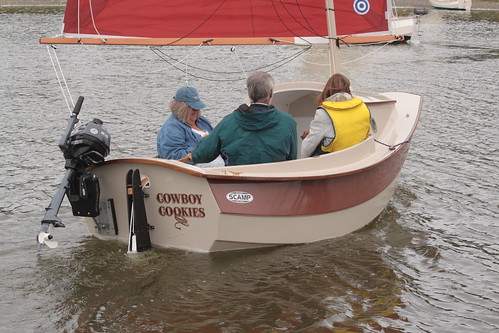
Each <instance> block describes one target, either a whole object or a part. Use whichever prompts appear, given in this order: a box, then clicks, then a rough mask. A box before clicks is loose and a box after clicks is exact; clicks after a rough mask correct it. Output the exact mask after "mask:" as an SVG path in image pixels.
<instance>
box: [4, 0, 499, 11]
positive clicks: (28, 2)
mask: <svg viewBox="0 0 499 333" xmlns="http://www.w3.org/2000/svg"><path fill="white" fill-rule="evenodd" d="M396 2H397V7H399V8H431V7H432V6H431V4H430V2H429V1H428V0H396ZM65 4H66V0H0V7H4V6H5V7H30V6H47V7H48V6H65ZM471 9H478V10H499V0H488V1H486V0H473V4H472V6H471Z"/></svg>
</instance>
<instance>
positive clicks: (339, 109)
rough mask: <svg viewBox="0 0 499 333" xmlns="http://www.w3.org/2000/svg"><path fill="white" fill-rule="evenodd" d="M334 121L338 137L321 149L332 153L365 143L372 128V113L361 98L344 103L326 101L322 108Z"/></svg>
mask: <svg viewBox="0 0 499 333" xmlns="http://www.w3.org/2000/svg"><path fill="white" fill-rule="evenodd" d="M320 107H322V108H323V109H324V110H326V112H327V114H328V115H329V117H330V118H331V120H332V123H333V127H334V132H335V133H336V136H335V138H334V140H333V141H331V143H329V144H328V145H326V146H324V144H321V149H322V151H324V152H327V153H330V152H333V151H338V150H342V149H345V148H348V147H351V146H353V145H356V144H357V143H359V142H362V141H364V140H365V139H366V138H367V136H368V134H369V130H370V128H371V112H370V111H369V109H368V108H367V106H366V105H365V104H364V102H363V101H362V99H360V98H352V99H350V100H348V101H344V102H331V101H324V102H323V103H322V104H321V106H320Z"/></svg>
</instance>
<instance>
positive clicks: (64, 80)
mask: <svg viewBox="0 0 499 333" xmlns="http://www.w3.org/2000/svg"><path fill="white" fill-rule="evenodd" d="M52 49H53V52H54V57H55V59H56V60H57V65H58V67H59V72H60V73H61V76H62V81H63V82H64V86H65V87H66V92H67V94H68V96H69V100H70V101H71V105H72V106H73V108H74V107H75V104H74V102H73V96H71V91H70V90H69V86H68V82H67V81H66V77H65V76H64V71H63V70H62V67H61V62H60V61H59V57H58V56H57V52H56V51H55V48H52Z"/></svg>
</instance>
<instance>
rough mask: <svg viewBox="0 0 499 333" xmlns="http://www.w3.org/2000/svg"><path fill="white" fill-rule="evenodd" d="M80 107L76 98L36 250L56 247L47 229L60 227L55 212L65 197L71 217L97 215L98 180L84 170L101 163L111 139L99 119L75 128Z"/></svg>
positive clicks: (62, 142)
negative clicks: (43, 246) (61, 170)
mask: <svg viewBox="0 0 499 333" xmlns="http://www.w3.org/2000/svg"><path fill="white" fill-rule="evenodd" d="M82 104H83V97H82V96H80V97H79V98H78V101H77V103H76V106H75V108H74V110H73V113H72V114H71V116H70V119H69V121H68V125H67V127H66V131H65V132H64V134H63V136H62V138H61V141H60V142H59V148H61V150H62V152H63V154H64V158H65V159H66V164H65V168H66V173H65V175H64V178H63V180H62V183H61V185H60V186H59V188H58V190H57V192H56V194H55V195H54V196H53V197H52V201H51V202H50V205H49V206H48V207H47V208H46V213H45V216H44V218H43V220H42V228H41V230H40V233H39V235H38V237H37V243H38V249H40V246H41V244H43V243H45V244H46V245H48V246H49V247H56V246H57V242H55V241H53V240H52V235H51V234H50V232H49V231H48V230H49V227H64V224H63V223H62V221H61V220H60V219H59V217H58V216H57V213H58V212H59V208H60V207H61V204H62V200H63V199H64V196H65V195H67V196H68V199H69V202H70V203H71V207H72V209H73V215H75V216H90V217H95V216H98V215H99V214H100V212H99V195H100V189H99V180H98V178H97V176H95V175H93V174H91V173H90V172H88V171H86V169H87V168H88V167H90V166H92V165H96V164H99V163H102V162H104V159H105V157H106V156H107V155H108V154H109V151H110V144H111V136H110V135H109V133H108V132H107V131H106V129H105V128H104V127H102V121H101V120H99V119H94V120H92V121H90V122H88V123H86V124H82V125H80V126H77V127H75V125H76V123H77V122H78V114H79V112H80V109H81V105H82Z"/></svg>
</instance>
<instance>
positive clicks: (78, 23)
mask: <svg viewBox="0 0 499 333" xmlns="http://www.w3.org/2000/svg"><path fill="white" fill-rule="evenodd" d="M78 39H80V0H78Z"/></svg>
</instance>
